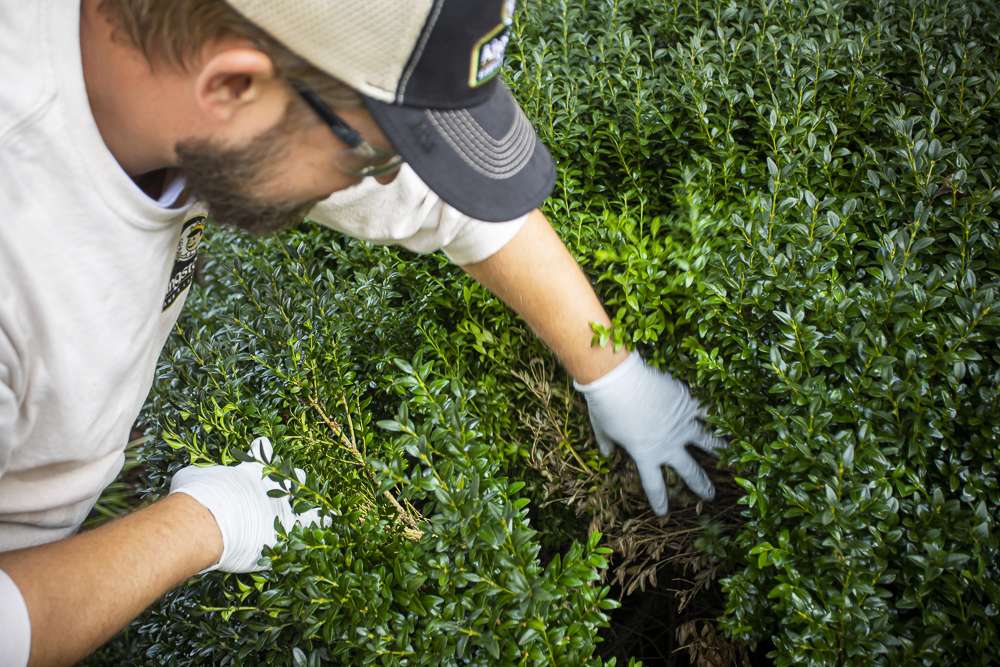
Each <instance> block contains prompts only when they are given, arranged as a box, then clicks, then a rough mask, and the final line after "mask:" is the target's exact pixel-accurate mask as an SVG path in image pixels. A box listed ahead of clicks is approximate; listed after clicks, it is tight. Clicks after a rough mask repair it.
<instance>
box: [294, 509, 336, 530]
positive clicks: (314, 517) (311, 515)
mask: <svg viewBox="0 0 1000 667" xmlns="http://www.w3.org/2000/svg"><path fill="white" fill-rule="evenodd" d="M295 522H296V523H298V524H299V525H301V526H305V527H306V528H308V527H309V526H329V525H330V517H323V516H320V513H319V508H318V507H314V508H313V509H311V510H306V511H305V512H303V513H302V514H297V515H296V516H295Z"/></svg>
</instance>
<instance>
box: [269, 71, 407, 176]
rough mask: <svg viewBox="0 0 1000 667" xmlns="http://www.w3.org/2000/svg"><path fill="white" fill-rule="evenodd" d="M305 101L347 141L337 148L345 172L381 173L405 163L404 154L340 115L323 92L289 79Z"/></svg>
mask: <svg viewBox="0 0 1000 667" xmlns="http://www.w3.org/2000/svg"><path fill="white" fill-rule="evenodd" d="M289 83H290V84H291V86H292V88H293V89H294V90H295V92H296V93H297V94H298V96H299V97H300V98H302V101H303V102H305V103H306V104H307V105H309V108H310V109H312V110H313V111H314V112H315V113H316V115H317V116H319V117H320V118H321V119H322V120H323V122H324V123H326V125H327V127H329V128H330V131H331V132H333V135H334V136H335V137H337V138H338V139H340V140H341V141H342V142H343V143H345V144H347V148H344V149H342V150H339V151H337V153H336V156H337V168H338V169H340V170H341V171H343V172H344V173H345V174H348V175H350V176H357V177H361V178H364V177H367V176H381V175H383V174H388V173H391V172H393V171H395V170H397V169H399V167H400V166H401V165H402V164H403V158H402V157H401V156H400V155H399V154H398V153H394V152H392V151H386V150H382V149H381V148H376V147H375V146H372V145H371V144H370V143H368V142H367V141H365V140H364V138H363V137H362V136H361V134H360V133H359V132H358V131H357V130H355V129H354V128H353V127H351V126H350V125H348V124H347V123H346V122H345V121H344V119H343V118H341V117H340V116H338V115H337V114H336V113H335V112H334V110H333V109H331V108H330V107H329V105H327V104H326V102H324V101H323V100H322V99H320V97H319V95H317V94H316V93H314V92H313V91H312V90H310V89H309V88H308V87H306V86H305V85H304V84H303V83H302V82H301V81H289Z"/></svg>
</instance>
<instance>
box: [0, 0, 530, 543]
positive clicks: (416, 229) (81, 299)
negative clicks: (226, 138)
mask: <svg viewBox="0 0 1000 667" xmlns="http://www.w3.org/2000/svg"><path fill="white" fill-rule="evenodd" d="M79 4H80V3H79V0H53V1H46V2H19V1H17V2H16V1H15V0H0V72H2V74H0V76H2V82H0V210H2V211H3V214H2V215H3V218H2V219H0V551H6V550H10V549H15V548H20V547H26V546H32V545H36V544H42V543H45V542H50V541H53V540H57V539H60V538H63V537H66V536H68V535H70V534H72V533H73V532H75V531H76V530H77V529H78V527H79V525H80V524H81V522H82V521H83V520H84V518H85V517H86V516H87V514H88V513H89V511H90V510H91V508H92V507H93V505H94V503H95V502H96V500H97V497H98V496H99V494H100V493H101V491H102V490H103V489H104V487H105V486H107V485H108V484H109V483H110V482H111V481H112V480H113V479H114V478H115V477H116V476H117V474H118V472H119V471H120V469H121V466H122V463H123V461H124V455H123V450H124V447H125V445H126V443H127V441H128V437H129V432H130V429H131V426H132V424H133V422H134V421H135V419H136V417H137V416H138V414H139V409H140V407H141V406H142V403H143V401H144V400H145V398H146V395H147V393H148V391H149V389H150V386H151V384H152V381H153V374H154V369H155V363H156V359H157V357H158V355H159V353H160V350H161V349H162V347H163V344H164V342H165V341H166V338H167V336H168V334H169V332H170V330H171V328H172V326H173V324H174V322H175V321H176V319H177V316H178V313H179V311H180V309H181V307H182V305H183V302H184V299H185V297H186V294H187V288H188V287H189V285H190V281H191V277H192V274H193V270H194V259H195V255H196V253H197V246H198V241H199V240H200V236H201V231H202V229H203V227H204V221H203V218H202V217H201V216H200V215H199V214H198V210H197V208H192V207H174V206H173V204H174V203H175V200H176V193H177V191H178V190H179V188H178V187H176V186H177V185H178V184H177V183H174V186H175V187H170V188H167V190H166V191H165V194H164V196H163V197H162V198H161V199H160V201H153V200H151V199H149V198H148V197H147V196H146V195H145V194H144V193H143V192H142V191H141V190H139V189H138V188H137V187H136V186H135V184H134V183H133V182H132V181H131V179H129V178H128V176H127V175H126V174H125V173H124V172H123V171H122V169H121V168H120V166H119V165H118V163H117V162H116V161H115V159H114V157H113V156H112V155H111V153H110V152H109V151H108V149H107V148H106V146H105V145H104V143H103V141H102V140H101V136H100V134H99V132H98V130H97V126H96V124H95V122H94V120H93V117H92V115H91V111H90V106H89V103H88V101H87V95H86V89H85V85H84V81H83V73H82V68H81V62H80V46H79ZM312 217H314V218H316V219H317V220H319V221H320V222H321V223H323V224H325V225H327V226H330V227H333V228H335V229H339V230H341V231H343V232H345V233H348V234H350V235H352V236H356V237H360V238H364V239H368V240H371V241H374V242H377V243H395V244H398V245H401V246H404V247H407V248H409V249H411V250H414V251H417V252H430V251H433V250H437V249H443V250H444V251H445V252H446V253H447V254H448V256H449V257H450V258H451V259H452V260H453V261H455V262H456V263H458V264H469V263H473V262H476V261H480V260H482V259H485V258H487V257H489V256H490V255H492V254H493V253H494V252H496V251H497V250H499V249H500V248H501V247H502V246H503V245H505V244H506V243H507V242H508V241H509V240H510V239H511V238H513V236H514V235H515V234H516V233H517V231H518V230H519V229H520V227H521V225H522V223H523V219H521V220H517V221H512V222H509V223H503V224H489V223H483V222H479V221H475V220H471V219H469V218H468V217H466V216H463V215H462V214H460V213H458V212H457V211H455V210H454V209H452V208H451V207H449V206H447V205H446V204H444V203H443V202H441V201H440V199H438V198H437V197H436V196H435V195H434V194H433V193H431V192H430V191H429V189H428V188H427V186H426V185H424V184H423V182H422V181H420V179H419V178H417V176H416V175H415V174H414V173H413V172H412V171H411V170H409V169H408V168H404V169H403V170H402V171H401V172H400V174H399V176H398V177H397V178H396V180H395V181H393V183H392V184H391V185H389V186H381V185H379V184H378V183H376V182H374V181H373V180H371V179H368V181H366V182H364V183H363V184H361V185H360V186H357V187H355V188H351V189H350V190H347V191H344V192H340V193H337V194H335V195H334V196H333V197H331V198H330V199H329V200H328V201H326V202H324V203H323V204H321V205H319V206H318V207H317V208H316V210H315V211H314V213H313V215H312Z"/></svg>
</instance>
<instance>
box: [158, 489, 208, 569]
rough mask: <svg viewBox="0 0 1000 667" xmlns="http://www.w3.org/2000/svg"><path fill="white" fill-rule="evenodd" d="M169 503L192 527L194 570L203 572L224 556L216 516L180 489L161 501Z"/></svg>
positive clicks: (192, 563)
mask: <svg viewBox="0 0 1000 667" xmlns="http://www.w3.org/2000/svg"><path fill="white" fill-rule="evenodd" d="M160 502H161V503H165V504H166V503H169V507H170V509H171V511H172V512H177V516H179V517H180V518H181V520H182V521H183V522H184V525H186V526H188V527H189V528H190V535H191V540H190V543H191V544H192V545H193V547H194V549H193V551H192V553H191V558H192V561H191V565H192V572H203V571H204V570H206V569H208V568H210V567H212V566H213V565H215V564H216V563H218V562H219V559H220V558H222V550H223V546H224V544H223V541H222V531H221V530H220V529H219V524H218V522H217V521H216V519H215V516H213V515H212V513H211V512H210V511H209V510H208V508H207V507H205V506H204V505H202V504H201V503H200V502H198V501H197V500H196V499H195V498H194V497H193V496H191V495H189V494H187V493H184V492H182V491H179V492H177V493H171V494H170V495H168V496H167V497H166V498H164V499H163V500H161V501H160ZM165 509H166V508H165Z"/></svg>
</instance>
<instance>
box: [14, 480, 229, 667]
mask: <svg viewBox="0 0 1000 667" xmlns="http://www.w3.org/2000/svg"><path fill="white" fill-rule="evenodd" d="M221 552H222V536H221V534H220V533H219V529H218V526H217V525H216V522H215V519H214V518H213V517H212V514H211V513H209V511H208V510H206V509H205V508H204V507H202V506H201V505H200V504H199V503H198V502H197V501H196V500H194V499H193V498H191V497H190V496H188V495H185V494H180V493H179V494H173V495H170V496H168V497H167V498H164V499H163V500H161V501H159V502H157V503H155V504H153V505H151V506H149V507H147V508H144V509H142V510H139V511H137V512H134V513H133V514H130V515H128V516H126V517H123V518H121V519H118V520H116V521H113V522H111V523H109V524H106V525H104V526H101V527H100V528H97V529H95V530H92V531H88V532H84V533H80V534H78V535H75V536H73V537H71V538H68V539H65V540H61V541H59V542H53V543H51V544H46V545H42V546H38V547H32V548H29V549H21V550H18V551H11V552H7V553H0V570H3V571H5V572H6V573H7V574H8V575H9V576H10V578H11V579H13V580H14V582H15V583H16V584H17V586H18V588H19V589H20V591H21V595H22V596H23V597H24V601H25V603H26V605H27V608H28V614H29V617H30V619H31V660H30V663H29V664H30V665H33V666H34V665H64V664H73V663H75V662H78V661H79V660H80V659H82V658H83V657H85V656H86V655H88V654H89V653H91V652H92V651H94V650H95V649H96V648H97V647H99V646H100V645H101V644H103V643H104V642H106V641H107V640H108V639H110V638H111V637H112V636H113V635H114V634H115V633H116V632H117V631H118V630H120V629H121V628H123V627H124V626H125V625H126V624H127V623H128V622H129V621H131V620H132V619H133V618H135V617H136V616H138V615H139V613H140V612H141V611H142V610H143V609H145V608H146V607H147V606H149V605H150V604H151V603H152V602H153V601H154V600H156V599H157V598H158V597H160V596H161V595H163V594H164V593H165V592H167V591H168V590H170V589H171V588H173V587H174V586H176V585H178V584H180V583H181V582H183V581H184V580H186V579H187V578H189V577H190V576H192V575H194V574H196V573H198V572H200V571H201V570H203V569H205V568H206V567H208V566H210V565H212V564H213V563H215V562H216V561H217V560H218V559H219V555H220V554H221Z"/></svg>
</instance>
